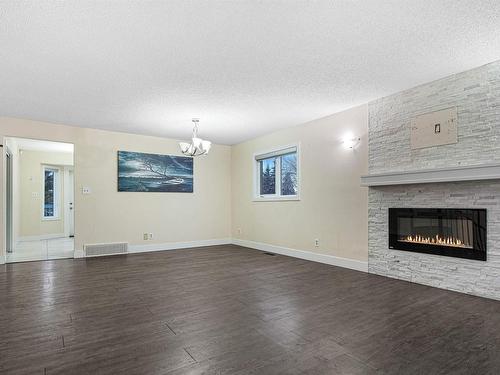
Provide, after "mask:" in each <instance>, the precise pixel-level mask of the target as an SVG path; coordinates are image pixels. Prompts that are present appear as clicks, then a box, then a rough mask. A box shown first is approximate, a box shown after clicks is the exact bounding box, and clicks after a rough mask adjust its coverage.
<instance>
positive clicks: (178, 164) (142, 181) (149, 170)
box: [118, 151, 193, 193]
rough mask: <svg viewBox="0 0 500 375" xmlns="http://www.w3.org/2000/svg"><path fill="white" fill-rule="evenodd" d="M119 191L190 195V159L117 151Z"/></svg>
mask: <svg viewBox="0 0 500 375" xmlns="http://www.w3.org/2000/svg"><path fill="white" fill-rule="evenodd" d="M118 191H131V192H161V193H192V192H193V158H190V157H186V156H173V155H158V154H145V153H141V152H129V151H118Z"/></svg>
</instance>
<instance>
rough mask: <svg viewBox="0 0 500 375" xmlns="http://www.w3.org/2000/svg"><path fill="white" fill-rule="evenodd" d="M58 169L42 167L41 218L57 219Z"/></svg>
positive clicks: (58, 195)
mask: <svg viewBox="0 0 500 375" xmlns="http://www.w3.org/2000/svg"><path fill="white" fill-rule="evenodd" d="M59 189H60V183H59V169H57V168H50V167H44V168H43V207H42V209H43V218H44V219H57V218H58V217H59V197H60V192H59Z"/></svg>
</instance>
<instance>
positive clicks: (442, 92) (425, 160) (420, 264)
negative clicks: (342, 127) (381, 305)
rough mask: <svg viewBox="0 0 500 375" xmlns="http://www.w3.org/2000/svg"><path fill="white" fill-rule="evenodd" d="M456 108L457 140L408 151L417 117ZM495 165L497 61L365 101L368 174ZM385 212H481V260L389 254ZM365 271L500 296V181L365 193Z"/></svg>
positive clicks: (499, 105) (499, 97) (498, 152)
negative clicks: (484, 211)
mask: <svg viewBox="0 0 500 375" xmlns="http://www.w3.org/2000/svg"><path fill="white" fill-rule="evenodd" d="M452 106H456V107H457V112H458V143H457V144H452V145H446V146H438V147H431V148H425V149H419V150H411V147H410V125H411V122H412V119H414V118H415V116H418V115H419V114H423V113H428V112H432V111H437V110H440V109H444V108H448V107H452ZM487 163H500V62H495V63H492V64H489V65H486V66H483V67H480V68H477V69H473V70H470V71H467V72H464V73H460V74H456V75H454V76H451V77H447V78H444V79H441V80H438V81H435V82H432V83H429V84H426V85H422V86H419V87H416V88H413V89H410V90H406V91H404V92H401V93H398V94H395V95H392V96H389V97H386V98H382V99H379V100H376V101H374V102H372V103H370V104H369V172H370V174H376V173H383V172H401V171H414V170H421V169H433V168H446V167H456V166H460V165H462V166H464V165H478V164H487ZM389 207H434V208H446V207H450V208H486V209H487V220H488V239H487V256H488V260H487V261H486V262H482V261H476V260H465V259H459V258H450V257H443V256H434V255H429V254H419V253H411V252H405V251H399V250H391V249H389V245H388V208H389ZM368 231H369V234H368V247H369V257H368V269H369V272H371V273H376V274H380V275H384V276H388V277H394V278H399V279H403V280H408V281H413V282H418V283H422V284H426V285H432V286H437V287H441V288H446V289H451V290H456V291H460V292H465V293H470V294H475V295H479V296H485V297H491V298H496V299H500V180H494V181H473V182H449V183H433V184H416V185H398V186H387V187H376V188H370V191H369V199H368Z"/></svg>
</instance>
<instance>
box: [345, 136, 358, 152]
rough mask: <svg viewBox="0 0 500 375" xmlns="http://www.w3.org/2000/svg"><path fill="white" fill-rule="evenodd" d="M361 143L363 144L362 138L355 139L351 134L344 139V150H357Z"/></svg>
mask: <svg viewBox="0 0 500 375" xmlns="http://www.w3.org/2000/svg"><path fill="white" fill-rule="evenodd" d="M360 142H361V138H360V137H354V136H352V135H351V134H349V135H347V136H345V137H344V138H343V139H342V144H343V145H344V148H345V149H347V150H353V149H355V148H356V147H357V146H358V145H359V143H360Z"/></svg>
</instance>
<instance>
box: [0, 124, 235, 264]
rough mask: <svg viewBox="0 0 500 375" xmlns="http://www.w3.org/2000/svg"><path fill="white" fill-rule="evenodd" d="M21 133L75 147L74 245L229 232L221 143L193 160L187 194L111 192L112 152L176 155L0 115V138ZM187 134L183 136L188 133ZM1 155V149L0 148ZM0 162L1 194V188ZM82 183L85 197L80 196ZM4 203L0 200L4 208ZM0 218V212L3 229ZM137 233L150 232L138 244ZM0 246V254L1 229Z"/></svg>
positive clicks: (138, 140) (121, 137) (164, 143)
mask: <svg viewBox="0 0 500 375" xmlns="http://www.w3.org/2000/svg"><path fill="white" fill-rule="evenodd" d="M5 136H11V137H22V138H33V139H42V140H51V141H60V142H68V143H74V144H75V186H76V194H75V242H76V246H75V247H76V249H77V250H82V249H83V245H84V244H86V243H101V242H114V241H127V242H129V243H130V244H132V245H151V244H166V243H171V242H187V241H200V240H211V239H227V238H229V237H230V236H231V222H230V220H231V212H230V199H229V197H230V194H231V180H230V166H231V150H230V147H228V146H219V145H214V146H213V149H212V150H211V152H210V155H209V156H208V157H206V158H203V157H202V158H196V159H195V161H194V174H195V176H194V193H193V194H186V193H119V192H117V151H118V150H128V151H138V152H151V153H159V154H174V155H175V154H179V150H178V144H177V141H175V140H172V139H165V138H158V137H148V136H139V135H132V134H125V133H115V132H108V131H100V130H95V129H85V128H77V127H70V126H64V125H56V124H49V123H43V122H37V121H30V120H22V119H13V118H6V117H0V137H2V138H3V137H5ZM188 136H189V134H188ZM2 159H3V153H2ZM4 162H5V161H4V160H2V162H1V163H0V165H1V166H2V167H1V168H2V170H1V171H0V176H1V177H0V178H1V179H2V181H1V184H0V186H1V189H0V190H1V191H0V193H1V195H2V196H3V195H4V194H3V190H4V188H5V181H4V178H3V176H4V175H3V168H4V167H5V166H4ZM82 186H88V187H90V188H91V189H92V194H89V195H82V194H81V188H82ZM4 205H5V201H4V200H2V201H1V207H0V208H1V212H2V213H4V212H5V211H4V209H3V207H4ZM4 220H5V217H4V215H1V217H0V227H1V228H3V223H4ZM144 232H148V233H153V234H154V239H153V240H152V241H144V240H143V238H142V234H143V233H144ZM0 236H1V237H0V243H2V244H4V246H2V249H1V251H2V253H1V254H0V256H3V255H4V253H3V252H4V249H5V241H4V238H3V231H1V234H0Z"/></svg>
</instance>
